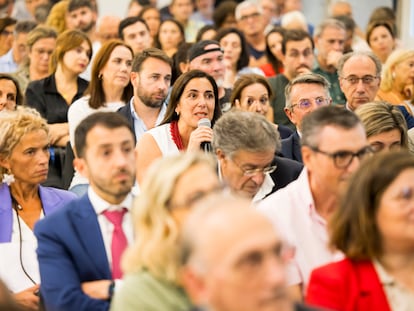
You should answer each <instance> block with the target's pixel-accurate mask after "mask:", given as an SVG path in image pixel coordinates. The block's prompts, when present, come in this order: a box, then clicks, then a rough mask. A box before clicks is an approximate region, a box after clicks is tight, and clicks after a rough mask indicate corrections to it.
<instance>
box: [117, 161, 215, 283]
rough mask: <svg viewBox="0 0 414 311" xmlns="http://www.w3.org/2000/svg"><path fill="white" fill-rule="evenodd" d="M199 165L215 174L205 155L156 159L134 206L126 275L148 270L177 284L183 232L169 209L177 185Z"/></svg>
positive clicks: (126, 253) (124, 264) (126, 260)
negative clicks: (132, 235) (180, 239)
mask: <svg viewBox="0 0 414 311" xmlns="http://www.w3.org/2000/svg"><path fill="white" fill-rule="evenodd" d="M197 164H205V165H208V166H210V167H211V169H212V171H214V170H215V163H214V161H213V160H212V158H211V157H210V156H208V155H205V154H202V153H182V154H179V155H176V156H170V157H165V158H161V159H157V160H156V161H155V162H154V164H153V165H152V166H151V168H150V169H149V171H148V173H147V175H146V178H145V180H144V183H143V184H142V187H141V194H140V195H139V196H138V197H137V198H136V199H135V201H134V205H133V218H134V229H135V232H136V236H135V241H134V244H133V245H131V246H130V247H129V248H128V249H127V250H126V252H125V254H124V256H123V258H122V269H123V271H124V272H125V273H133V272H137V271H140V270H142V269H146V270H148V271H149V272H150V273H151V274H152V275H154V276H155V277H157V278H160V279H163V280H166V281H169V282H173V283H178V270H179V266H180V260H179V237H180V228H179V227H178V224H177V223H176V221H175V220H174V219H173V217H172V214H171V212H170V210H169V206H168V205H169V202H170V200H171V197H172V195H173V193H174V191H175V185H176V184H177V181H178V180H179V179H180V177H181V176H182V175H183V174H185V172H186V171H187V170H188V169H189V168H191V167H193V166H194V165H197Z"/></svg>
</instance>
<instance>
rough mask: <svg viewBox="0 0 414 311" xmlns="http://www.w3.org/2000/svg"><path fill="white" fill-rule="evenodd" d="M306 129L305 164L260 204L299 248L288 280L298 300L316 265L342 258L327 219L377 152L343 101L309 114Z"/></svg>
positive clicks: (303, 145)
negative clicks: (295, 176) (354, 176)
mask: <svg viewBox="0 0 414 311" xmlns="http://www.w3.org/2000/svg"><path fill="white" fill-rule="evenodd" d="M301 130H302V137H301V140H302V157H303V162H304V164H305V168H304V170H303V171H302V173H301V174H300V176H299V177H298V179H297V180H295V181H293V182H292V183H290V184H289V185H288V186H286V187H285V188H283V189H280V190H279V191H277V192H275V193H274V194H272V195H270V196H269V197H268V198H267V199H265V200H264V201H263V202H261V203H260V204H259V206H258V209H259V210H260V211H261V212H263V213H264V214H265V215H266V216H267V217H269V219H270V220H271V221H272V223H273V224H274V225H275V226H276V227H277V228H278V229H279V230H280V231H281V233H282V235H283V236H285V237H286V238H287V240H288V241H289V242H290V243H291V244H292V245H293V247H294V248H295V254H294V256H293V258H292V260H291V261H290V262H289V265H288V284H289V285H290V290H291V294H292V296H293V297H294V298H295V299H297V300H301V299H302V298H303V293H304V292H305V291H306V287H307V285H308V282H309V276H310V273H311V271H312V270H313V269H314V268H315V267H317V266H320V265H323V264H325V263H328V262H332V261H335V260H338V259H340V258H342V254H340V253H338V252H334V251H332V250H331V249H330V248H329V246H328V240H329V236H328V231H327V220H328V219H329V217H330V216H331V214H332V212H334V211H335V209H336V206H337V204H338V200H339V197H340V195H341V194H342V192H343V191H344V188H345V187H346V185H347V183H348V180H349V178H350V176H351V175H352V174H353V173H354V172H355V171H356V170H357V168H358V167H359V165H360V161H361V160H362V159H363V158H365V157H367V156H369V155H370V154H371V153H372V151H371V148H370V146H369V144H368V141H367V138H366V134H365V130H364V127H363V125H362V123H361V121H360V120H359V119H358V117H357V116H356V115H355V114H354V113H353V112H351V111H349V110H346V109H343V108H341V107H338V106H326V107H321V108H319V109H316V110H315V111H314V112H312V113H310V114H308V115H307V116H305V117H304V119H303V122H302V127H301Z"/></svg>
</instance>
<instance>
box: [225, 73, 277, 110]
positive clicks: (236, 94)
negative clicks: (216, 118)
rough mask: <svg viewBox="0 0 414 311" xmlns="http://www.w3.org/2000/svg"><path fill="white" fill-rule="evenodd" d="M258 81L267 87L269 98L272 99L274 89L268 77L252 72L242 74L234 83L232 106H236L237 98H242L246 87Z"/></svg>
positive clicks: (231, 98)
mask: <svg viewBox="0 0 414 311" xmlns="http://www.w3.org/2000/svg"><path fill="white" fill-rule="evenodd" d="M256 83H259V84H261V85H263V86H264V87H265V88H266V90H267V94H268V96H269V100H271V99H272V97H273V91H272V87H271V86H270V84H269V82H268V81H267V79H266V78H265V77H264V76H262V75H258V74H255V73H250V74H244V75H241V76H240V78H238V79H237V80H236V82H235V83H234V86H233V91H232V93H231V97H230V103H231V106H232V107H234V106H235V104H236V99H238V100H240V98H241V94H242V92H243V90H244V89H245V88H246V87H248V86H249V85H252V84H256Z"/></svg>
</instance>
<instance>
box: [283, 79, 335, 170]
mask: <svg viewBox="0 0 414 311" xmlns="http://www.w3.org/2000/svg"><path fill="white" fill-rule="evenodd" d="M285 98H286V105H285V113H286V115H287V117H288V118H289V120H290V121H291V122H292V123H293V124H294V125H295V127H296V131H295V132H294V133H293V134H292V135H290V136H289V137H288V138H285V139H282V155H283V156H284V157H286V158H289V159H292V160H295V161H299V162H302V153H301V151H300V135H301V124H302V119H303V118H304V117H305V116H306V115H307V114H309V113H311V112H312V111H314V110H316V109H318V108H319V107H323V106H327V105H330V104H331V101H332V100H331V97H330V95H329V82H328V81H327V80H326V79H325V78H324V77H322V76H321V75H318V74H315V73H305V74H302V75H299V76H297V77H296V78H294V79H293V80H291V81H290V82H289V84H288V85H287V86H286V88H285Z"/></svg>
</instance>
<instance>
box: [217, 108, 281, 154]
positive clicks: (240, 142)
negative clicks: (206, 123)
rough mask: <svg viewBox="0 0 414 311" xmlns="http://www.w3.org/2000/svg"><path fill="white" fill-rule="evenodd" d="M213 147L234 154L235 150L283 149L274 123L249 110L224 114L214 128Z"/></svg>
mask: <svg viewBox="0 0 414 311" xmlns="http://www.w3.org/2000/svg"><path fill="white" fill-rule="evenodd" d="M213 131H214V135H213V142H212V145H213V148H214V150H215V151H216V150H217V149H221V150H222V151H223V153H224V154H226V155H228V156H230V157H231V156H232V155H233V154H234V153H235V152H237V151H240V150H244V151H248V152H263V151H267V150H275V151H279V150H280V149H281V142H280V135H279V132H278V131H277V129H276V127H275V126H274V124H272V123H270V122H269V121H267V120H266V118H265V117H263V116H262V115H260V114H258V113H255V112H247V111H230V112H228V113H226V114H224V115H223V116H222V117H221V118H220V119H218V121H217V122H216V124H215V125H214V128H213Z"/></svg>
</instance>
